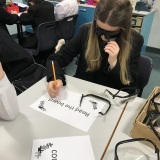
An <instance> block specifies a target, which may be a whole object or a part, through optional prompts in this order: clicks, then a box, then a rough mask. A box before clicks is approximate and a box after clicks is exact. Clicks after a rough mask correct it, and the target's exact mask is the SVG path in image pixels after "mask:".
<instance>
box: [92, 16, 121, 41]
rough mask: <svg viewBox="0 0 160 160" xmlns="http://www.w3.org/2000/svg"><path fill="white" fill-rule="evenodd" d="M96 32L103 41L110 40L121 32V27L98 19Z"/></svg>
mask: <svg viewBox="0 0 160 160" xmlns="http://www.w3.org/2000/svg"><path fill="white" fill-rule="evenodd" d="M95 30H96V34H97V35H98V36H100V37H101V38H102V40H103V41H105V42H109V41H110V40H115V39H116V38H118V37H119V36H120V34H121V29H120V27H118V26H110V25H108V24H106V23H102V22H101V21H100V20H98V19H97V20H96V29H95Z"/></svg>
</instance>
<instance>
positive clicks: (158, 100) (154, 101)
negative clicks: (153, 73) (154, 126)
mask: <svg viewBox="0 0 160 160" xmlns="http://www.w3.org/2000/svg"><path fill="white" fill-rule="evenodd" d="M159 95H160V92H158V93H156V94H155V95H154V96H153V97H152V98H151V100H150V101H151V103H152V104H153V106H154V108H155V110H156V112H160V111H159V109H158V105H159V106H160V97H158V96H159Z"/></svg>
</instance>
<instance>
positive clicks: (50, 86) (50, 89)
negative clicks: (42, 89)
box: [47, 79, 63, 97]
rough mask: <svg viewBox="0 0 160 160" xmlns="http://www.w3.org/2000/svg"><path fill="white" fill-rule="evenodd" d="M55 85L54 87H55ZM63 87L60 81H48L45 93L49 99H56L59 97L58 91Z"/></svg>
mask: <svg viewBox="0 0 160 160" xmlns="http://www.w3.org/2000/svg"><path fill="white" fill-rule="evenodd" d="M55 84H56V85H55ZM62 86H63V83H62V81H61V80H60V79H58V80H56V83H55V82H54V81H50V82H49V83H48V85H47V91H48V94H49V95H50V96H51V97H56V96H58V95H59V90H60V88H61V87H62Z"/></svg>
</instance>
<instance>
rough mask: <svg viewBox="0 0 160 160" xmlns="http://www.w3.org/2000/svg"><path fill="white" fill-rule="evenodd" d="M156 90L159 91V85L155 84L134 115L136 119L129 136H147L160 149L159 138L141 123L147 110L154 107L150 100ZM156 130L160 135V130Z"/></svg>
mask: <svg viewBox="0 0 160 160" xmlns="http://www.w3.org/2000/svg"><path fill="white" fill-rule="evenodd" d="M158 92H160V86H157V87H155V88H154V90H153V91H152V93H151V94H150V96H149V97H148V99H147V101H146V103H145V104H144V106H143V107H142V109H141V111H140V112H139V114H138V116H137V117H136V119H135V121H134V123H133V128H132V130H131V137H132V138H148V139H150V140H152V141H153V142H154V143H155V144H156V145H157V147H158V148H159V149H160V141H159V139H158V138H157V137H156V135H155V134H154V132H153V131H152V130H151V129H150V127H149V126H147V125H146V124H144V123H143V121H144V119H145V117H146V115H147V113H148V110H153V109H154V107H153V104H152V103H151V101H150V100H151V98H152V97H153V95H155V94H156V93H158ZM159 98H160V95H159ZM157 132H158V134H159V135H160V131H158V130H157ZM147 144H148V143H147ZM150 147H153V146H150Z"/></svg>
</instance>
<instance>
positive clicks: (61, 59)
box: [46, 24, 143, 89]
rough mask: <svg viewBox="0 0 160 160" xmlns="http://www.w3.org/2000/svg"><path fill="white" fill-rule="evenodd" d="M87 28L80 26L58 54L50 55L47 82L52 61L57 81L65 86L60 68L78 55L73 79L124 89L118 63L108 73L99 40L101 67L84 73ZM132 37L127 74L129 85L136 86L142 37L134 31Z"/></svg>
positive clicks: (87, 25) (107, 65)
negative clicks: (77, 31)
mask: <svg viewBox="0 0 160 160" xmlns="http://www.w3.org/2000/svg"><path fill="white" fill-rule="evenodd" d="M89 27H90V25H89V24H86V25H84V26H82V27H81V29H80V32H79V33H78V35H76V36H75V37H73V39H72V40H71V41H69V42H68V43H67V44H65V45H63V46H62V48H61V50H60V51H59V52H58V54H52V55H51V56H50V57H49V58H48V60H47V64H46V67H47V81H51V80H53V73H52V67H51V61H52V60H54V64H55V68H56V75H57V79H61V80H62V81H63V84H64V85H65V77H64V73H63V70H62V68H63V67H66V66H67V65H68V64H69V63H70V62H71V61H72V60H73V58H74V57H76V56H77V55H78V54H79V55H80V57H79V61H78V66H77V70H76V74H75V77H77V78H80V79H83V80H87V81H90V82H93V83H97V84H100V85H104V86H108V87H111V88H115V89H120V88H122V87H125V85H123V84H122V82H121V80H120V65H119V62H117V64H116V66H115V67H114V68H113V69H112V70H111V71H108V67H109V63H108V61H107V58H108V57H107V54H106V53H105V52H104V50H103V48H104V46H102V47H101V42H100V40H99V46H100V50H101V55H102V62H101V67H100V69H98V70H97V71H94V72H86V68H87V63H86V60H85V55H84V53H85V49H86V42H87V34H88V31H89ZM132 36H133V44H132V48H133V49H132V51H131V56H130V61H129V72H130V75H131V85H132V86H133V85H135V84H136V80H137V77H138V66H139V58H140V51H141V48H142V45H143V37H142V36H141V35H140V34H139V33H137V32H136V31H132Z"/></svg>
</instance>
